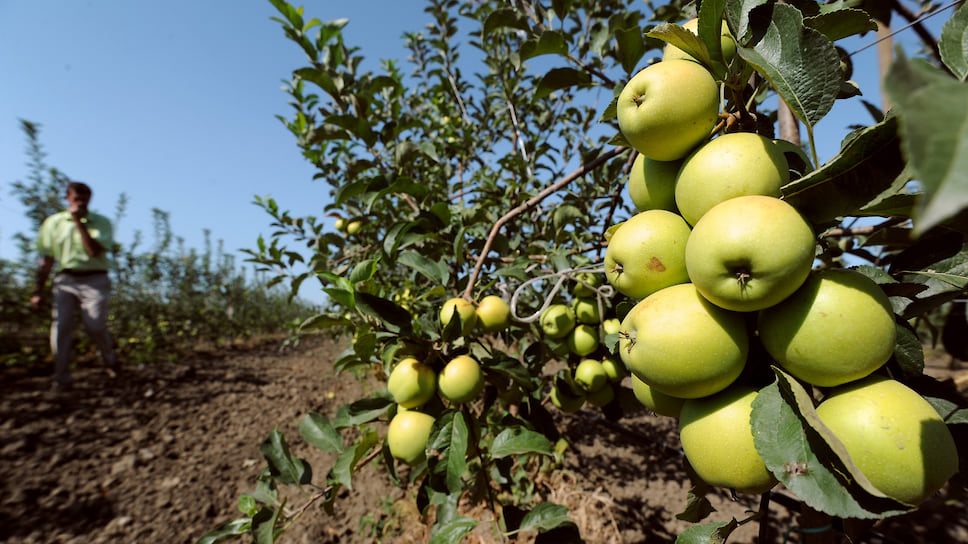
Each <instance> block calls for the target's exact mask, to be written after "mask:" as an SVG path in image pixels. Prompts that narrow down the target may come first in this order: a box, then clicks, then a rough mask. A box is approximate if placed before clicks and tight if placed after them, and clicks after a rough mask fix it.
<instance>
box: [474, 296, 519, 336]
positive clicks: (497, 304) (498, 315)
mask: <svg viewBox="0 0 968 544" xmlns="http://www.w3.org/2000/svg"><path fill="white" fill-rule="evenodd" d="M510 323H511V307H510V306H508V303H507V302H505V301H504V299H503V298H501V297H499V296H497V295H488V296H486V297H484V298H482V299H481V301H480V302H479V303H478V304H477V325H478V326H479V327H480V328H481V329H482V330H483V331H484V332H497V331H501V330H504V329H506V328H507V327H508V324H510Z"/></svg>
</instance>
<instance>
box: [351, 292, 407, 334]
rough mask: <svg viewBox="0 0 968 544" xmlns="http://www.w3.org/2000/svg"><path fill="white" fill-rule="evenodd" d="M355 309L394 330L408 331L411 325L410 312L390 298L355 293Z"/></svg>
mask: <svg viewBox="0 0 968 544" xmlns="http://www.w3.org/2000/svg"><path fill="white" fill-rule="evenodd" d="M356 309H357V310H359V311H360V313H362V314H363V315H365V316H368V317H372V318H373V319H376V320H378V321H379V322H381V323H383V325H384V326H385V327H386V328H387V329H389V330H391V331H394V332H400V331H409V330H411V327H412V323H411V321H412V316H411V315H410V312H408V311H407V310H404V309H403V308H401V307H400V306H398V305H397V304H396V303H395V302H393V301H392V300H387V299H385V298H380V297H378V296H374V295H371V294H369V293H356Z"/></svg>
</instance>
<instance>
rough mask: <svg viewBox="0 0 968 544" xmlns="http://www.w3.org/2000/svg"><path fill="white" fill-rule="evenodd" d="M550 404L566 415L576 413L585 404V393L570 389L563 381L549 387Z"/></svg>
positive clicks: (556, 381)
mask: <svg viewBox="0 0 968 544" xmlns="http://www.w3.org/2000/svg"><path fill="white" fill-rule="evenodd" d="M551 403H552V404H554V405H555V406H556V407H557V408H558V409H559V410H561V411H562V412H565V413H566V414H571V413H574V412H577V411H578V410H580V409H581V407H582V406H583V405H584V404H585V392H584V391H581V390H576V389H574V388H572V387H571V386H570V385H569V384H568V383H567V382H565V381H564V380H559V379H556V380H555V381H554V383H553V384H552V385H551Z"/></svg>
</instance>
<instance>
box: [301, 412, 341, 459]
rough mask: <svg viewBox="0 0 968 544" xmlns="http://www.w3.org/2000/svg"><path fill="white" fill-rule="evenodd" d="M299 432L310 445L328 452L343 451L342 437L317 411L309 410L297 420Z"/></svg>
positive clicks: (327, 419)
mask: <svg viewBox="0 0 968 544" xmlns="http://www.w3.org/2000/svg"><path fill="white" fill-rule="evenodd" d="M299 434H301V435H302V437H303V438H305V439H306V442H308V443H309V444H310V445H311V446H313V447H315V448H318V449H320V450H322V451H326V452H330V453H339V452H341V451H343V437H342V435H340V434H339V432H338V431H337V430H336V428H335V427H333V423H332V422H331V421H330V420H329V418H328V417H326V416H324V415H323V414H320V413H318V412H309V413H308V414H306V416H305V417H303V418H302V420H301V421H300V422H299Z"/></svg>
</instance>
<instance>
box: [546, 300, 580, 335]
mask: <svg viewBox="0 0 968 544" xmlns="http://www.w3.org/2000/svg"><path fill="white" fill-rule="evenodd" d="M539 322H540V323H541V330H542V331H544V333H545V335H547V336H548V337H549V338H564V337H565V336H568V333H570V332H571V330H572V329H574V328H575V312H574V311H572V309H571V308H569V307H568V306H565V305H564V304H552V305H550V306H548V307H547V308H545V311H543V312H541V317H540V318H539Z"/></svg>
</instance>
